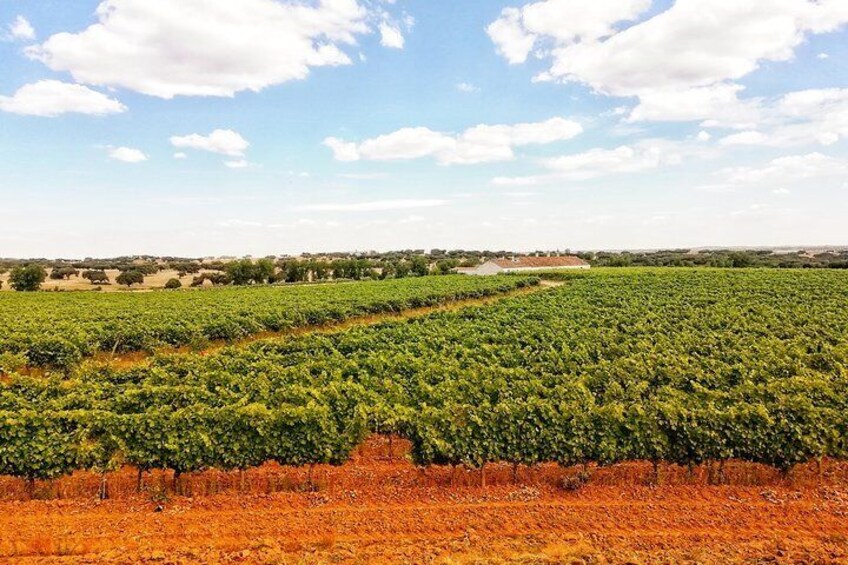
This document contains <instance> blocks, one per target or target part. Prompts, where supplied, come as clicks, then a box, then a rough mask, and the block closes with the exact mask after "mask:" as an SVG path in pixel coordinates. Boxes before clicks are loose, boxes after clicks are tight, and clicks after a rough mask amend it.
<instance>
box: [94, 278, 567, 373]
mask: <svg viewBox="0 0 848 565" xmlns="http://www.w3.org/2000/svg"><path fill="white" fill-rule="evenodd" d="M563 284H564V283H563V282H562V281H545V280H543V281H540V283H539V284H538V285H535V286H528V287H524V288H519V289H516V290H510V291H507V292H502V293H498V294H493V295H491V296H485V297H483V298H468V299H458V300H449V301H447V302H444V303H442V304H438V305H435V306H422V307H419V308H408V309H405V310H402V311H400V312H382V313H379V314H371V315H367V316H355V317H352V318H348V319H346V320H342V321H339V322H336V323H329V324H322V325H317V326H315V325H313V326H299V327H296V328H289V329H286V330H282V331H279V332H260V333H256V334H252V335H250V336H247V337H245V338H243V339H239V340H234V341H225V340H220V341H213V342H211V343H209V344H207V345H206V346H205V347H203V348H202V349H199V350H198V349H192V348H190V347H189V346H182V347H164V348H161V349H158V350H157V351H156V353H157V354H168V353H196V354H198V355H209V354H211V353H214V352H216V351H219V350H221V349H223V348H225V347H243V346H246V345H249V344H251V343H255V342H257V341H264V340H270V339H278V338H281V337H292V336H299V335H304V334H308V333H335V332H341V331H344V330H347V329H349V328H352V327H356V326H373V325H376V324H380V323H382V322H388V321H392V320H407V319H411V318H420V317H423V316H427V315H429V314H433V313H436V312H454V311H456V310H461V309H463V308H471V307H475V306H486V305H489V304H493V303H496V302H500V301H501V300H505V299H507V298H513V297H516V296H524V295H527V294H533V293H536V292H540V291H543V290H547V289H549V288H553V287H558V286H562V285H563ZM153 355H154V354H153V353H149V352H146V351H133V352H129V353H123V354H111V353H107V352H100V353H97V354H96V355H94V357H93V359H94V360H95V361H97V362H100V363H102V364H105V365H111V366H113V367H124V368H125V367H132V366H136V365H139V364H142V363H144V362H146V361H147V360H149V359H150V358H151V357H153Z"/></svg>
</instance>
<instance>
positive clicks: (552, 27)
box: [488, 0, 848, 127]
mask: <svg viewBox="0 0 848 565" xmlns="http://www.w3.org/2000/svg"><path fill="white" fill-rule="evenodd" d="M649 6H650V1H648V0H644V1H640V0H606V1H601V0H547V1H543V2H536V3H532V4H527V5H525V6H524V7H523V8H520V9H513V8H510V9H507V10H504V12H503V13H502V15H501V18H500V19H498V20H497V21H496V22H494V23H493V24H492V25H491V26H490V27H489V30H488V31H489V35H490V36H491V37H492V40H493V41H494V43H495V46H496V48H497V50H498V51H499V52H500V53H501V54H502V55H503V56H504V57H505V58H506V59H507V61H508V62H510V63H521V62H524V61H525V60H526V58H527V56H528V54H529V53H530V52H531V51H532V50H533V49H534V48H536V47H539V49H540V51H539V53H540V56H541V57H543V58H545V59H548V60H549V61H550V67H549V68H548V70H546V71H544V72H542V73H540V74H539V75H537V77H536V80H549V81H561V82H577V83H581V84H585V85H587V86H590V87H591V88H592V89H594V90H595V91H597V92H600V93H603V94H607V95H613V96H636V97H638V98H639V101H640V105H639V106H637V108H636V110H635V111H634V114H633V116H632V118H631V119H633V120H655V121H659V120H689V119H692V120H705V119H710V120H715V121H716V122H717V124H716V125H719V124H723V123H726V122H728V121H730V122H732V121H734V120H735V119H736V118H737V116H739V115H742V116H743V117H744V116H746V111H747V110H750V109H751V107H752V105H753V106H756V101H753V102H751V101H740V100H738V99H737V95H738V92H739V87H738V86H737V85H734V84H732V83H731V82H730V81H733V80H736V79H739V78H742V77H744V76H746V75H748V74H749V73H751V72H752V71H754V70H756V69H757V68H758V67H759V65H760V64H761V63H762V62H763V61H787V60H790V59H791V58H792V57H793V55H794V50H795V48H796V47H797V46H798V45H800V44H801V43H802V42H803V41H804V39H805V38H806V36H807V35H809V34H817V33H826V32H832V31H835V30H837V29H838V28H839V27H840V26H842V25H843V24H845V23H846V22H848V2H845V1H844V0H817V1H812V0H747V1H745V2H739V1H738V0H710V1H709V2H705V1H703V0H677V1H676V2H674V4H673V5H672V6H671V7H670V8H668V9H667V10H665V11H663V12H661V13H659V14H657V15H655V16H653V17H651V18H648V19H645V20H643V21H640V22H637V23H636V24H634V25H631V26H630V27H627V28H626V29H621V30H619V29H616V27H615V24H616V23H619V22H624V21H634V20H636V19H637V18H638V17H639V15H640V14H642V13H643V12H644V11H645V10H646V9H647V8H648V7H649ZM699 101H700V102H699ZM700 103H705V104H704V106H703V107H701V106H700ZM713 113H716V114H717V115H712V114H713ZM728 114H729V115H728ZM737 127H744V126H737ZM749 127H750V126H749Z"/></svg>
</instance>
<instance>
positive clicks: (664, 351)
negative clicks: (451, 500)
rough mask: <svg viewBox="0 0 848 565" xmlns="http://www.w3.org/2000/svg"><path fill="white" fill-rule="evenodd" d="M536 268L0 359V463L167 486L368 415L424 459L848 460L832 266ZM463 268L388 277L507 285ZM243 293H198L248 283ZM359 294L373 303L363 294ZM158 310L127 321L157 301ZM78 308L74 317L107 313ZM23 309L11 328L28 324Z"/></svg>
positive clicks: (345, 448) (846, 371)
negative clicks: (43, 356) (118, 359)
mask: <svg viewBox="0 0 848 565" xmlns="http://www.w3.org/2000/svg"><path fill="white" fill-rule="evenodd" d="M553 276H554V277H555V278H560V279H561V280H562V281H563V282H564V283H565V284H563V285H562V286H559V287H557V288H549V289H544V290H539V291H538V292H535V293H532V294H529V295H525V296H520V297H513V298H505V299H503V300H501V301H498V302H497V303H495V304H492V305H486V306H483V307H472V308H466V309H462V310H458V311H455V312H443V313H436V314H432V315H429V316H425V317H421V318H414V319H409V320H405V321H400V322H386V323H382V324H378V325H376V326H370V327H357V328H353V329H348V330H346V331H340V332H336V333H330V334H317V333H316V334H307V335H304V336H300V337H291V338H281V339H274V340H263V341H260V342H256V343H253V344H251V345H249V346H246V347H231V348H226V349H223V350H221V351H219V352H217V353H214V354H210V355H196V354H190V353H188V354H171V355H160V356H156V357H154V358H153V359H152V360H151V361H150V362H149V363H145V364H142V365H139V366H135V367H130V368H123V369H120V368H113V367H109V366H102V365H98V364H95V363H83V364H81V365H80V366H79V367H77V368H75V369H74V370H72V371H71V372H70V374H67V375H66V374H58V373H57V374H53V375H48V376H39V377H34V376H24V375H11V376H10V377H9V378H7V379H6V380H5V382H4V384H3V385H2V388H1V389H0V474H5V475H12V476H15V477H20V478H23V479H25V480H26V481H27V483H28V484H29V485H30V486H32V485H34V483H35V481H36V480H38V479H52V478H55V477H59V476H62V475H65V474H68V473H70V472H72V471H74V470H78V469H87V470H91V471H95V472H97V473H101V474H103V476H104V477H105V476H106V473H108V472H110V471H113V470H116V469H118V468H119V467H121V466H123V465H127V464H128V465H132V466H134V467H136V468H137V469H138V470H139V472H140V473H142V472H144V471H148V470H153V469H169V470H172V471H173V472H174V479H175V485H176V486H178V484H179V478H180V476H182V475H183V474H185V473H191V472H196V471H202V470H205V469H213V468H214V469H219V470H245V469H249V468H251V467H255V466H258V465H261V464H263V463H265V462H268V461H273V462H276V463H278V464H280V465H284V466H303V465H314V464H331V465H337V464H341V463H344V462H345V461H347V460H348V459H349V457H350V456H351V453H352V452H353V451H354V449H355V448H356V447H357V446H359V445H360V444H361V443H362V441H363V440H364V439H365V438H366V437H367V436H368V435H370V434H373V433H379V434H391V435H393V436H395V437H398V436H399V437H401V438H404V439H405V440H407V441H408V442H409V443H410V444H411V453H410V456H411V458H412V460H413V462H414V463H416V464H418V465H422V466H424V465H451V466H462V467H464V468H475V469H482V470H483V471H485V466H486V465H487V464H489V463H494V462H499V463H507V464H511V465H512V466H513V467H518V466H519V465H520V466H523V467H529V468H532V467H533V466H536V465H538V464H542V463H557V464H559V465H561V466H575V465H580V466H585V465H587V464H589V463H593V464H597V465H600V466H607V465H613V464H617V463H622V462H627V461H633V460H643V461H648V462H651V463H652V464H653V468H654V474H655V480H656V481H659V480H660V476H659V474H660V471H661V465H666V464H676V465H680V466H683V467H685V468H689V469H692V468H694V467H696V466H702V465H706V466H708V467H709V469H710V474H711V476H712V475H713V470H715V478H714V480H715V481H716V482H720V481H721V480H722V468H723V465H724V462H726V461H728V460H736V461H743V462H751V463H759V464H765V465H769V466H772V467H774V468H776V469H778V470H780V472H782V473H788V472H789V471H790V470H791V469H792V467H793V466H795V465H797V464H799V463H807V462H811V461H820V460H821V459H822V458H834V459H844V458H846V457H848V276H846V275H845V274H844V273H840V272H830V271H780V272H778V271H764V270H734V271H730V270H705V269H686V270H683V269H677V270H650V269H646V270H638V269H626V270H616V271H605V270H597V271H593V272H590V273H581V274H571V273H569V274H563V275H553ZM479 280H481V279H471V278H469V279H459V278H454V277H445V278H443V279H440V280H439V281H438V283H434V282H431V281H429V280H427V281H421V282H418V281H415V282H414V283H408V282H407V281H402V283H403V284H401V283H397V285H399V286H392V287H390V289H389V293H391V292H398V293H400V292H401V290H400V289H401V288H402V289H404V290H405V291H406V292H408V293H412V292H413V291H414V290H418V291H420V290H421V288H422V287H421V286H415V284H418V285H421V284H424V285H427V286H425V287H424V288H427V289H428V294H423V296H422V294H421V293H420V292H419V295H418V296H417V297H409V298H404V299H401V298H398V297H397V296H395V298H396V299H397V300H405V301H407V302H413V301H422V300H424V301H426V300H431V299H433V298H432V296H434V295H435V293H436V290H438V291H440V292H441V293H442V294H441V295H442V296H447V295H451V296H456V295H459V294H469V293H480V292H492V291H495V290H498V289H500V290H503V289H504V288H507V287H509V286H510V285H509V284H508V283H505V282H504V280H502V279H482V280H485V282H484V283H483V282H478V281H479ZM510 280H512V281H514V282H513V283H512V284H514V285H519V284H523V282H522V281H526V279H521V278H517V277H513V278H511V279H510ZM443 281H444V282H443ZM383 284H386V283H379V284H373V285H372V284H370V283H368V284H364V285H363V286H352V285H344V286H332V287H326V288H324V287H321V288H322V292H326V293H328V295H327V296H329V298H326V300H327V304H335V305H338V304H339V301H341V300H342V298H341V297H342V296H343V293H344V292H350V293H351V295H350V296H348V298H347V300H348V303H347V304H348V306H347V308H348V310H337V311H335V312H341V313H343V314H342V315H349V312H350V311H355V310H357V309H363V308H389V307H395V306H389V305H390V304H393V303H391V302H390V301H389V299H388V298H387V295H386V294H383V292H384V290H385V289H387V288H389V287H385V286H380V285H383ZM434 284H436V285H438V286H436V287H434V286H433V285H434ZM482 285H488V286H482ZM451 289H453V290H452V291H451ZM309 291H310V292H311V291H312V289H310V290H309ZM242 292H244V291H234V292H232V293H231V294H229V293H222V294H218V292H217V291H216V292H215V293H214V294H212V293H199V294H198V295H197V297H198V298H197V299H196V300H198V301H201V302H202V301H204V300H211V299H207V297H208V296H221V297H223V299H225V300H227V299H231V300H239V298H238V297H244V296H246V297H253V296H254V295H252V294H251V293H250V292H249V291H248V292H246V293H245V294H241V293H242ZM254 292H256V293H257V295H256V296H271V295H269V294H268V293H272V292H279V291H278V290H277V289H256V290H255V291H254ZM303 292H307V290H306V289H302V290H298V291H296V292H295V291H292V295H291V296H292V297H301V296H302V295H301V294H300V293H303ZM369 293H370V294H369ZM151 296H152V295H151ZM286 296H288V295H286ZM365 297H368V298H371V299H372V302H370V303H368V305H363V303H365V302H366V300H367V299H366V298H365ZM376 297H382V301H380V302H378V301H377V300H376ZM38 298H42V297H41V296H40V295H39V296H38V297H35V298H34V299H35V300H37V299H38ZM45 298H50V299H52V298H53V297H45ZM98 298H99V297H98ZM110 298H111V297H110ZM191 299H192V300H194V299H195V297H194V295H191ZM154 300H165V298H162V299H159V298H158V296H157V297H156V298H155V299H154ZM186 300H188V299H186ZM357 300H358V301H359V302H356V301H357ZM160 304H164V303H160ZM206 304H207V305H209V306H210V308H211V307H212V306H211V305H213V304H215V302H214V301H210V302H209V303H206ZM253 304H254V306H255V307H256V308H257V310H256V312H254V313H253V315H254V316H255V317H254V318H251V319H253V320H256V319H261V318H262V315H261V314H260V312H268V310H267V309H265V308H264V307H262V308H261V307H260V306H261V304H260V301H259V299H258V298H257V299H256V301H255V302H253ZM290 304H293V305H298V304H300V303H299V302H298V301H297V300H295V299H294V298H292V299H291V302H290ZM306 304H310V305H314V302H308V301H306ZM42 307H43V308H48V306H46V305H45V306H42ZM184 307H185V308H187V309H189V310H190V308H189V306H188V304H186V305H184ZM221 309H222V310H224V309H223V308H221ZM7 310H8V307H7ZM231 310H232V311H234V312H235V311H239V312H240V311H241V310H239V309H237V308H232V309H231ZM186 311H187V310H183V312H186ZM306 311H308V308H306V307H303V306H301V307H300V309H299V310H298V309H297V306H295V312H297V314H294V316H295V317H294V318H292V317H290V318H286V319H287V320H291V319H296V320H301V322H303V321H305V322H309V321H312V320H310V319H308V317H306V318H297V316H305V314H304V312H306ZM330 311H332V309H331V308H330V307H329V306H328V307H327V310H325V311H324V314H323V316H330V314H328V312H330ZM66 312H67V311H63V310H61V309H59V310H57V311H55V312H54V315H57V316H58V317H59V319H60V320H61V319H62V316H64V315H66V314H65V313H66ZM106 312H107V315H108V311H106ZM201 312H204V311H202V310H198V311H197V312H193V314H194V315H195V319H197V318H198V316H199V315H200V314H201ZM205 312H206V314H207V315H211V314H209V311H208V310H207V311H205ZM28 315H30V314H29V313H26V314H25V316H24V319H26V316H28ZM135 315H137V316H140V315H141V314H139V313H138V311H136V314H135ZM162 315H163V316H167V317H166V318H161V319H157V318H154V319H153V320H151V321H150V322H149V325H148V326H147V327H148V328H156V327H165V323H166V322H164V321H160V320H172V319H174V318H172V316H175V314H174V313H173V312H171V311H169V310H166V309H163V311H162ZM233 315H235V314H233ZM284 315H285V314H284ZM89 317H90V319H91V321H90V322H89V324H88V325H87V327H99V328H103V327H112V328H113V327H115V326H112V325H109V324H104V323H100V324H98V320H97V319H96V316H95V315H94V314H93V313H91V314H89ZM30 319H32V318H30ZM42 319H44V318H42ZM321 319H325V318H321ZM113 320H114V318H113V319H112V321H113ZM154 320H155V321H154ZM319 321H320V320H319ZM17 323H18V325H19V327H20V324H21V323H22V322H20V321H18V322H17ZM157 324H159V325H157ZM83 325H84V326H86V325H85V324H83ZM23 327H29V328H30V330H29V332H30V333H28V334H24V335H27V336H30V335H31V334H32V332H33V330H32V328H33V327H35V324H34V323H32V325H30V326H23ZM50 332H51V335H53V333H52V332H54V330H53V329H51V330H50ZM154 333H155V332H154ZM101 335H102V334H101ZM91 343H100V342H97V341H96V340H92V341H91ZM481 480H482V481H483V484H485V472H483V473H481Z"/></svg>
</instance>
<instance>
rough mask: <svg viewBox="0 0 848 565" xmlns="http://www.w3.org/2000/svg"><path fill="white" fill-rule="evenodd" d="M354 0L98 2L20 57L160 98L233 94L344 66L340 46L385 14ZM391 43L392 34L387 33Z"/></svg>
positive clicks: (87, 79)
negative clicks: (92, 17)
mask: <svg viewBox="0 0 848 565" xmlns="http://www.w3.org/2000/svg"><path fill="white" fill-rule="evenodd" d="M370 6H371V4H370V3H368V4H366V3H364V2H360V1H359V0H317V1H315V2H310V3H306V2H299V1H295V0H285V1H273V0H239V1H238V2H233V1H231V0H181V1H179V2H173V1H171V0H104V1H102V2H101V3H100V5H99V6H98V8H97V10H96V16H97V20H98V22H97V23H96V24H93V25H91V26H89V27H88V28H86V29H84V30H83V31H81V32H79V33H58V34H55V35H52V36H50V37H49V38H48V39H47V40H46V41H45V42H44V43H43V44H41V45H38V46H33V47H32V48H29V49H28V50H27V54H28V55H29V56H30V57H32V58H33V59H37V60H39V61H42V62H43V63H44V64H46V65H47V66H48V67H50V68H51V69H53V70H54V71H67V72H70V73H71V75H72V76H73V77H74V79H75V80H76V81H78V82H81V83H87V84H95V85H104V86H113V87H121V88H126V89H129V90H133V91H136V92H141V93H144V94H148V95H151V96H158V97H161V98H172V97H174V96H233V95H235V94H236V93H237V92H239V91H243V90H251V91H254V92H258V91H260V90H262V89H263V88H266V87H268V86H271V85H275V84H280V83H284V82H287V81H291V80H299V79H304V78H306V77H307V76H308V75H309V72H310V69H311V68H313V67H322V66H335V65H347V64H350V63H351V60H350V58H349V57H348V55H347V54H346V53H345V52H344V51H343V50H342V49H343V48H344V47H346V46H355V45H356V42H357V36H361V35H364V34H367V33H370V32H371V31H372V30H373V26H372V21H373V20H376V19H377V18H380V19H381V20H382V21H386V18H387V16H386V13H385V11H384V10H383V8H371V7H370ZM394 40H396V38H394Z"/></svg>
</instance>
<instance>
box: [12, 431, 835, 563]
mask: <svg viewBox="0 0 848 565" xmlns="http://www.w3.org/2000/svg"><path fill="white" fill-rule="evenodd" d="M397 443H398V442H395V447H394V450H395V451H396V452H397V451H398V449H397ZM307 473H308V471H307V470H306V469H286V468H281V467H276V466H265V467H263V468H261V469H257V470H252V471H248V472H247V473H246V474H244V475H243V476H240V475H239V474H238V473H230V474H225V473H216V472H206V473H202V474H197V475H194V476H189V477H186V479H185V481H184V483H183V484H182V486H181V488H182V490H184V491H185V492H188V493H190V494H191V495H192V496H176V495H174V494H173V492H172V491H171V490H170V488H164V489H163V486H165V485H168V484H170V480H171V478H170V477H169V476H164V475H162V476H160V475H153V476H149V477H147V478H146V479H145V484H146V486H145V491H144V492H143V493H142V494H136V493H135V492H134V489H135V473H134V471H133V470H132V469H127V470H124V471H122V472H121V473H118V474H117V475H116V476H114V477H111V478H110V492H111V496H112V498H111V499H110V500H106V501H97V500H95V499H94V493H95V492H96V491H97V482H98V478H97V477H95V476H92V475H86V474H78V475H75V476H73V477H70V478H66V479H63V480H61V481H58V482H57V483H56V484H52V485H47V484H42V485H39V490H38V491H37V492H38V493H39V495H40V496H45V497H48V498H49V499H47V500H32V501H24V500H23V499H24V498H25V496H23V494H22V493H23V491H22V490H21V489H22V487H21V486H20V483H19V482H18V481H15V480H13V479H2V480H0V496H2V497H4V498H5V500H4V501H0V563H10V564H36V563H37V564H59V563H62V564H65V563H115V564H117V563H121V564H123V563H174V564H194V563H261V564H272V563H351V564H354V563H357V564H358V563H433V564H472V563H474V564H554V563H557V564H569V565H572V564H573V565H576V564H590V563H622V564H624V563H630V564H649V563H650V564H653V563H657V564H658V563H703V564H709V565H714V564H715V565H718V564H720V563H721V564H724V563H750V564H761V563H763V564H764V563H807V564H814V563H848V466H846V464H844V463H838V464H837V463H835V462H828V463H826V465H825V467H824V472H823V475H822V476H821V477H820V476H819V475H818V472H817V469H815V467H814V466H810V467H809V468H803V469H799V470H798V471H796V472H794V473H793V474H792V476H790V478H789V479H787V480H781V479H780V478H779V477H778V476H777V474H776V473H775V472H773V471H772V470H769V469H765V468H760V467H756V466H750V465H741V464H737V465H729V466H728V468H727V480H728V483H729V484H724V485H720V486H709V485H707V484H706V469H697V470H696V472H695V474H694V475H692V476H690V475H689V474H688V473H687V471H686V470H685V469H678V468H669V469H666V470H665V473H664V475H665V476H664V479H663V484H662V485H661V486H650V485H648V484H646V483H647V482H648V477H649V476H650V465H647V464H631V465H624V466H620V467H615V468H610V469H598V470H596V471H595V472H594V476H593V477H592V479H591V481H590V482H589V483H588V484H587V485H584V486H581V487H579V488H564V487H563V480H564V479H566V478H567V477H570V476H573V474H574V470H565V469H560V468H558V467H555V466H546V467H543V468H538V469H523V468H522V469H519V472H518V476H517V477H516V478H517V480H515V479H514V477H513V474H512V469H511V468H510V467H508V466H505V465H490V466H489V468H488V470H487V486H486V487H485V488H484V487H481V486H480V482H479V471H470V470H468V471H466V470H457V471H452V470H451V469H450V468H428V469H427V470H426V471H422V470H420V469H416V468H415V467H413V466H412V465H410V464H409V463H408V462H406V461H405V459H399V458H397V456H396V457H395V458H394V459H393V460H392V461H389V460H388V459H387V457H386V443H385V440H384V439H383V438H374V439H372V440H370V441H369V442H368V443H367V444H366V445H365V446H363V448H361V452H360V454H359V456H357V457H355V458H354V460H353V461H351V462H350V463H348V464H347V465H345V466H343V467H339V468H331V467H320V468H316V469H315V470H314V474H313V483H314V490H312V489H310V488H308V482H307ZM56 495H61V498H58V499H57V498H55V497H56Z"/></svg>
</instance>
